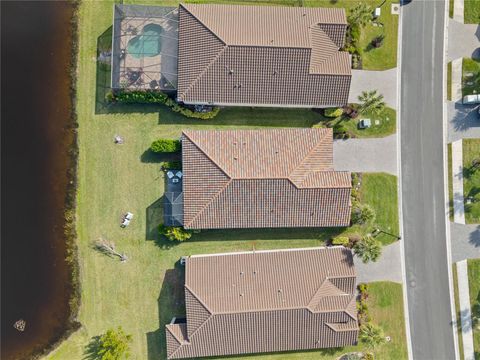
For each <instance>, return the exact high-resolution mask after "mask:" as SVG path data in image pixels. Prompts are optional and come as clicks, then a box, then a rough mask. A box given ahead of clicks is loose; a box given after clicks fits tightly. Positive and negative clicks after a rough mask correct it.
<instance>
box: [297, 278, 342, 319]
mask: <svg viewBox="0 0 480 360" xmlns="http://www.w3.org/2000/svg"><path fill="white" fill-rule="evenodd" d="M327 283H328V284H330V285H331V286H333V287H334V288H335V289H337V290H338V291H339V293H340V294H337V295H325V296H321V297H320V298H321V299H322V298H324V297H330V296H344V295H351V294H348V293H346V292H344V291H342V290H341V289H339V288H338V287H337V286H336V285H335V284H333V283H332V282H331V281H330V280H329V278H328V276H327V277H325V280H323V282H322V283H321V284H320V286H319V287H318V288H317V290H316V291H315V292H314V294H313V295H312V297H311V298H310V301H309V302H308V304H307V308H308V309H309V310H310V311H312V312H313V310H312V309H311V307H312V305H314V304H313V302H314V300H315V299H316V298H317V294H318V292H319V291H320V290H321V289H322V288H323V286H324V285H325V284H327ZM315 312H316V311H315Z"/></svg>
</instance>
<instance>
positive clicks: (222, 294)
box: [166, 247, 358, 359]
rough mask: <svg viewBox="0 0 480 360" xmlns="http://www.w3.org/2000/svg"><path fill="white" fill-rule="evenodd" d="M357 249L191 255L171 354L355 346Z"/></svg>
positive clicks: (170, 328) (169, 332)
mask: <svg viewBox="0 0 480 360" xmlns="http://www.w3.org/2000/svg"><path fill="white" fill-rule="evenodd" d="M355 287H356V274H355V269H354V265H353V258H352V252H351V251H350V250H348V249H345V248H343V247H333V248H310V249H293V250H273V251H255V252H244V253H231V254H220V255H201V256H191V257H189V258H188V259H187V261H186V277H185V296H186V298H185V300H186V301H185V302H186V310H187V324H186V325H185V324H173V325H167V327H166V336H167V356H168V358H169V359H173V358H183V357H199V356H221V355H232V354H246V353H255V352H272V351H288V350H300V349H315V348H325V347H339V346H346V345H353V344H355V343H356V341H357V336H358V323H357V312H356V302H355Z"/></svg>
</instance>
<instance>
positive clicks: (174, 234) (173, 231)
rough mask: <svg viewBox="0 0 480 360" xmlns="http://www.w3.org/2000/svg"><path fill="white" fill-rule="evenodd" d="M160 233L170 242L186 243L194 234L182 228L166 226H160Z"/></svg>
mask: <svg viewBox="0 0 480 360" xmlns="http://www.w3.org/2000/svg"><path fill="white" fill-rule="evenodd" d="M158 232H159V233H160V235H163V236H165V237H166V238H167V239H168V240H170V241H185V240H188V239H190V238H191V237H192V232H191V231H189V230H185V229H184V228H183V227H181V226H165V225H163V224H160V226H159V227H158Z"/></svg>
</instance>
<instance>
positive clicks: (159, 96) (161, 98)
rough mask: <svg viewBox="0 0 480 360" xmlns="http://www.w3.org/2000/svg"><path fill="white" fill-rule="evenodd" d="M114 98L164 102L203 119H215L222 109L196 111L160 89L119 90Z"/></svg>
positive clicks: (131, 101)
mask: <svg viewBox="0 0 480 360" xmlns="http://www.w3.org/2000/svg"><path fill="white" fill-rule="evenodd" d="M107 95H108V93H107ZM107 100H108V99H107ZM113 100H114V101H118V102H121V103H124V104H163V105H165V106H167V107H169V108H170V109H171V110H172V111H174V112H177V113H180V114H182V115H183V116H185V117H188V118H194V119H203V120H207V119H213V118H214V117H215V116H217V114H218V112H219V111H220V109H219V108H218V107H214V108H213V109H212V111H208V112H196V111H193V110H190V109H189V108H187V107H184V106H182V105H180V104H178V103H177V102H176V101H175V100H173V99H172V98H170V97H168V96H167V95H166V94H164V93H162V92H159V91H119V92H117V93H116V94H115V95H113Z"/></svg>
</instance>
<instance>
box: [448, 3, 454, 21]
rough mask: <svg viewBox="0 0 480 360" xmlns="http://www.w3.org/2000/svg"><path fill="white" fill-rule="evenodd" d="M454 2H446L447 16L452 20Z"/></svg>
mask: <svg viewBox="0 0 480 360" xmlns="http://www.w3.org/2000/svg"><path fill="white" fill-rule="evenodd" d="M453 6H454V0H448V16H449V17H450V18H451V19H453Z"/></svg>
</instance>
